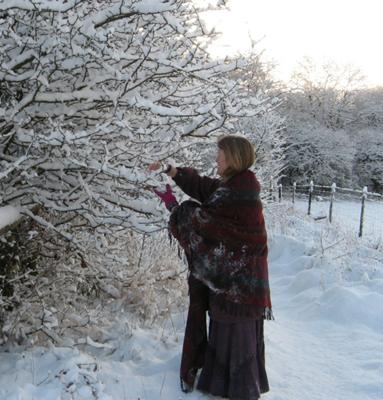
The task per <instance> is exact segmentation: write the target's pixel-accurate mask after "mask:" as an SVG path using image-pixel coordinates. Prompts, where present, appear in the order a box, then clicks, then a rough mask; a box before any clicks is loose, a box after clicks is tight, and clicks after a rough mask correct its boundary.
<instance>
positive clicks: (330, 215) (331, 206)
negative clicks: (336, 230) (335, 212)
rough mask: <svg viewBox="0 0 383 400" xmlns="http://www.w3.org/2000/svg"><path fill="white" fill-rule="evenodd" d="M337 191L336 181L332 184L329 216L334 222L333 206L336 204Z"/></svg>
mask: <svg viewBox="0 0 383 400" xmlns="http://www.w3.org/2000/svg"><path fill="white" fill-rule="evenodd" d="M335 191H336V183H335V182H334V183H333V184H332V185H331V197H330V211H329V217H328V218H329V221H330V222H332V208H333V204H334V197H335Z"/></svg>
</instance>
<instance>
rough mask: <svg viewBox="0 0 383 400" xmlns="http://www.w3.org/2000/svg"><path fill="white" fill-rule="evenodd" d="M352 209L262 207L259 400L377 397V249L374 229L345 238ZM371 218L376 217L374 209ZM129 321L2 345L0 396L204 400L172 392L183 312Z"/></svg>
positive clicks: (382, 384) (382, 306) (380, 276)
mask: <svg viewBox="0 0 383 400" xmlns="http://www.w3.org/2000/svg"><path fill="white" fill-rule="evenodd" d="M315 206H316V205H315ZM300 207H301V208H303V209H304V211H301V210H300V209H299V208H300ZM352 207H353V205H352V203H350V202H340V201H339V202H338V204H337V205H336V210H337V211H336V214H334V215H337V217H336V221H334V223H333V224H332V225H330V224H329V223H328V221H326V220H318V221H315V220H314V219H313V218H312V217H308V216H306V215H305V211H306V209H305V207H304V204H303V205H299V204H296V205H295V209H294V208H293V207H292V206H290V204H287V203H285V204H284V205H282V206H273V207H269V208H268V209H267V214H266V216H267V222H268V231H269V237H270V257H269V261H270V267H269V269H270V282H271V289H272V299H273V307H274V314H275V317H276V320H275V321H267V322H266V323H265V326H266V328H265V341H266V362H267V372H268V377H269V381H270V386H271V391H270V393H268V394H265V395H263V396H262V398H264V399H267V400H361V399H363V400H381V399H382V398H383V319H382V315H383V242H382V237H381V236H379V234H377V233H376V231H372V232H369V233H368V235H369V236H368V238H367V237H366V238H362V239H358V238H357V237H352V235H350V231H349V230H348V227H347V224H346V222H347V221H348V223H350V224H352V223H353V222H352V221H350V219H347V218H348V215H349V214H347V212H346V211H347V210H351V209H352ZM315 210H317V208H316V207H315ZM342 210H343V211H345V212H344V213H343V214H342ZM318 212H319V211H318ZM334 212H335V210H334ZM374 215H375V217H376V218H377V219H378V218H383V205H382V206H381V207H380V208H378V206H377V208H376V210H375V212H374ZM341 216H343V218H344V221H343V222H342V221H341V220H340V219H341ZM345 226H346V228H345ZM373 234H377V235H378V236H372V235H373ZM355 236H356V235H355ZM129 318H130V317H129V315H128V314H124V313H121V316H119V318H118V320H119V323H118V325H116V326H114V327H109V328H105V330H104V335H103V337H102V338H100V337H99V338H98V339H97V340H96V338H92V337H87V338H84V340H83V341H82V344H79V345H77V346H74V347H67V348H64V347H61V348H60V347H53V346H52V347H50V348H42V347H34V348H33V349H23V348H21V347H20V348H17V347H16V348H5V347H4V348H3V352H1V353H0V399H7V400H16V399H17V400H32V399H39V400H48V399H49V400H56V399H57V400H59V399H60V400H61V399H64V400H65V399H78V400H82V399H84V400H87V399H96V398H97V399H100V400H111V399H113V400H137V399H140V400H158V399H169V400H173V399H174V400H179V399H188V400H196V399H201V400H203V399H206V400H208V399H212V398H213V397H209V396H206V395H204V394H202V393H199V392H197V391H195V392H193V393H191V394H187V395H186V394H183V393H182V392H181V391H180V389H179V378H178V368H179V364H180V354H181V346H182V338H183V331H184V325H185V318H186V315H185V313H184V312H180V313H179V314H172V315H169V317H168V319H167V320H166V321H164V322H163V323H161V324H158V325H156V326H154V327H153V328H151V329H149V328H146V329H143V328H139V327H132V326H131V325H130V324H131V322H130V319H129Z"/></svg>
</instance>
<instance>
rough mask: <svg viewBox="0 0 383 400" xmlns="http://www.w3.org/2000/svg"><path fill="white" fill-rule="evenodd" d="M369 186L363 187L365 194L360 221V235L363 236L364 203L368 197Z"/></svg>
mask: <svg viewBox="0 0 383 400" xmlns="http://www.w3.org/2000/svg"><path fill="white" fill-rule="evenodd" d="M367 193H368V190H367V186H365V187H364V188H363V194H362V209H361V211H360V223H359V237H362V235H363V223H364V204H365V202H366V199H367Z"/></svg>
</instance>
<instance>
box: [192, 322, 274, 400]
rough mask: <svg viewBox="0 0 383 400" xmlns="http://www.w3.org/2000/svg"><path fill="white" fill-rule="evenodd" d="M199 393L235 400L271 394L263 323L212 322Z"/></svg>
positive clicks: (198, 387) (250, 399) (253, 399)
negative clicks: (266, 364) (267, 373)
mask: <svg viewBox="0 0 383 400" xmlns="http://www.w3.org/2000/svg"><path fill="white" fill-rule="evenodd" d="M197 389H199V390H201V391H203V392H207V393H210V394H212V395H215V396H221V397H226V398H229V399H235V400H237V399H238V400H239V399H241V400H255V399H259V397H260V395H261V393H265V392H267V391H268V390H269V384H268V380H267V375H266V369H265V347H264V339H263V320H259V319H250V320H249V319H246V320H245V321H243V322H242V321H241V322H234V323H230V322H222V321H215V320H213V319H211V320H210V327H209V340H208V346H207V349H206V354H205V363H204V366H203V369H202V372H201V375H200V378H199V381H198V384H197Z"/></svg>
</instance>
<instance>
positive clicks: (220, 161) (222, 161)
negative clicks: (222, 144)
mask: <svg viewBox="0 0 383 400" xmlns="http://www.w3.org/2000/svg"><path fill="white" fill-rule="evenodd" d="M215 161H216V162H217V167H218V168H217V172H218V175H219V176H223V174H224V172H225V170H226V168H227V167H228V164H227V162H226V157H225V153H224V151H223V150H222V149H218V153H217V158H216V159H215Z"/></svg>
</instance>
